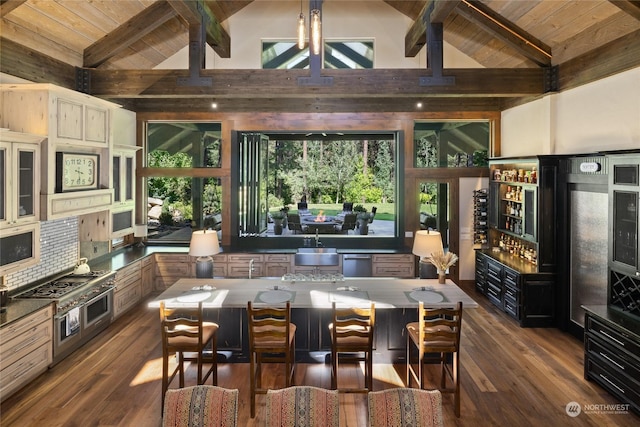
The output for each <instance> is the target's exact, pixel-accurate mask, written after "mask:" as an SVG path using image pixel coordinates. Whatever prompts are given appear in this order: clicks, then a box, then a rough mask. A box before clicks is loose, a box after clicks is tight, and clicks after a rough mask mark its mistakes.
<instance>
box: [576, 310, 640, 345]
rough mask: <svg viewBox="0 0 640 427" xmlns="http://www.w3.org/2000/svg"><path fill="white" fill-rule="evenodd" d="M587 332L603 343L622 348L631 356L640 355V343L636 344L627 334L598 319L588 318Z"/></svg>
mask: <svg viewBox="0 0 640 427" xmlns="http://www.w3.org/2000/svg"><path fill="white" fill-rule="evenodd" d="M586 321H587V325H586V326H587V328H586V329H587V331H588V332H590V333H591V334H592V335H593V336H595V337H597V338H599V339H600V340H602V341H605V342H609V343H611V344H612V345H616V346H620V347H621V348H624V349H625V350H627V351H628V352H629V353H631V354H640V343H637V342H634V341H633V340H632V339H631V337H629V336H628V335H626V334H625V333H623V332H621V331H618V330H617V329H614V328H611V327H609V326H608V325H606V324H605V323H603V322H600V321H599V320H598V319H595V318H593V317H591V316H587V320H586Z"/></svg>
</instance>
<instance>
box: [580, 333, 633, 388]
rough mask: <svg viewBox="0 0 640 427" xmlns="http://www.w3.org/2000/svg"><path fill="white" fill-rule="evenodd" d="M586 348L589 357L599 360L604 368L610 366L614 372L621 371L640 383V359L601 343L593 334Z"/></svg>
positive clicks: (589, 337) (589, 335) (588, 338)
mask: <svg viewBox="0 0 640 427" xmlns="http://www.w3.org/2000/svg"><path fill="white" fill-rule="evenodd" d="M585 348H586V350H587V352H588V357H592V358H594V360H598V363H599V364H601V365H602V366H609V367H610V369H612V370H617V371H621V372H623V373H624V374H625V375H628V376H630V377H631V378H633V379H634V380H635V381H637V382H638V383H640V359H638V358H635V357H633V356H632V355H631V354H629V353H627V352H625V351H620V350H619V349H616V348H614V347H613V346H609V345H607V344H606V343H604V342H601V341H600V340H598V339H596V338H594V337H593V336H591V334H587V341H586V343H585Z"/></svg>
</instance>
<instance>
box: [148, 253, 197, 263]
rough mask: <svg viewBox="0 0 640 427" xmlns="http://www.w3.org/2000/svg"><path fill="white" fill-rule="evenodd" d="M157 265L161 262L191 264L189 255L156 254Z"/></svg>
mask: <svg viewBox="0 0 640 427" xmlns="http://www.w3.org/2000/svg"><path fill="white" fill-rule="evenodd" d="M154 256H155V259H156V263H160V262H171V263H173V262H175V263H189V262H190V261H191V260H190V259H189V255H188V254H155V255H154Z"/></svg>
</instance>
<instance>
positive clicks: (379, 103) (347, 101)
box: [115, 96, 509, 123]
mask: <svg viewBox="0 0 640 427" xmlns="http://www.w3.org/2000/svg"><path fill="white" fill-rule="evenodd" d="M506 99H509V98H430V99H426V100H424V101H422V107H421V108H417V107H416V102H415V100H411V99H405V98H401V99H399V98H395V97H393V96H391V97H384V98H370V99H364V98H319V99H313V98H279V99H269V98H258V99H250V98H237V99H226V100H222V101H217V108H216V109H215V110H214V109H212V108H211V99H206V98H191V99H184V98H180V99H158V98H140V99H135V100H133V101H132V102H131V103H129V104H128V106H127V108H129V109H131V110H132V111H135V112H137V113H143V114H144V113H153V115H154V117H155V118H158V115H159V114H161V115H163V116H164V117H169V116H171V117H173V118H175V119H178V117H179V115H181V114H190V115H193V114H194V113H201V114H204V115H203V116H202V117H203V118H205V117H206V118H207V120H211V117H212V114H215V113H226V112H234V113H250V114H254V113H258V112H260V113H270V114H274V113H300V114H306V113H314V114H315V113H345V114H348V115H349V116H350V117H352V116H351V115H352V114H357V113H370V112H375V113H380V114H382V115H384V117H387V118H388V117H389V116H388V115H389V114H390V113H396V112H400V113H405V112H422V113H425V112H445V111H446V112H451V113H454V114H457V113H460V112H464V111H481V112H487V111H496V112H497V111H500V110H502V106H503V103H504V100H506ZM115 102H120V100H117V99H116V100H115ZM381 117H383V116H381ZM354 123H359V122H358V120H355V121H354Z"/></svg>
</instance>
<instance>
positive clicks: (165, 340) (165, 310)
mask: <svg viewBox="0 0 640 427" xmlns="http://www.w3.org/2000/svg"><path fill="white" fill-rule="evenodd" d="M160 326H161V330H162V406H163V407H164V397H165V394H166V392H167V389H168V388H169V384H171V382H172V381H173V379H174V378H175V376H176V374H179V381H180V388H183V387H184V362H185V361H193V360H195V361H197V363H198V377H197V382H198V385H201V384H204V383H205V381H207V379H208V378H209V377H210V376H211V377H212V383H213V385H214V386H215V385H217V383H218V364H217V354H216V351H217V347H216V332H217V331H218V325H217V324H215V323H212V322H205V321H203V311H202V303H199V304H198V307H175V308H169V307H167V306H166V305H165V303H164V301H161V302H160ZM209 343H211V349H212V352H213V354H212V358H211V360H207V362H210V363H211V367H210V368H209V369H208V370H207V372H206V373H205V374H204V376H203V374H202V365H203V362H204V350H205V348H206V346H207V345H208V344H209ZM174 353H175V354H176V359H177V366H176V367H175V368H174V370H173V371H172V372H171V373H169V359H170V355H171V354H174ZM185 353H195V357H194V356H193V355H187V356H186V355H185Z"/></svg>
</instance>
